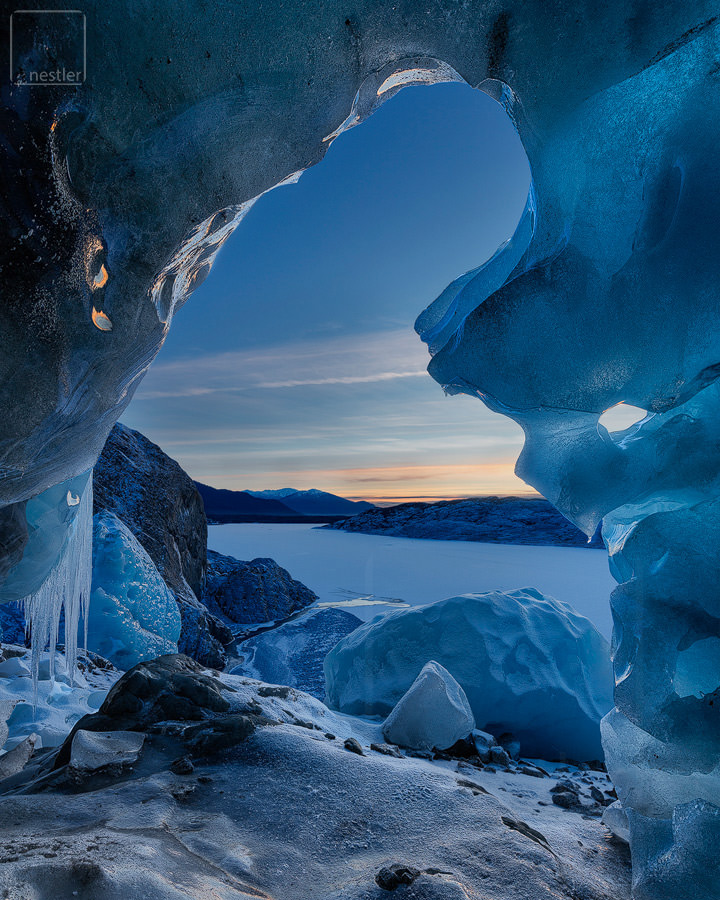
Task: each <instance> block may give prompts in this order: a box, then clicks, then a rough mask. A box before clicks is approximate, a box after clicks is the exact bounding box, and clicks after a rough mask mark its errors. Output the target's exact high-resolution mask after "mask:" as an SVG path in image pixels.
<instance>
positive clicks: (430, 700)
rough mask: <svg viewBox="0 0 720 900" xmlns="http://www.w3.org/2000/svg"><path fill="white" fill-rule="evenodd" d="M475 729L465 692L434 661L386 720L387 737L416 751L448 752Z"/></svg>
mask: <svg viewBox="0 0 720 900" xmlns="http://www.w3.org/2000/svg"><path fill="white" fill-rule="evenodd" d="M474 728H475V719H474V717H473V714H472V710H471V709H470V704H469V703H468V700H467V697H466V696H465V691H464V690H463V689H462V688H461V687H460V685H459V684H458V683H457V681H455V679H454V678H453V677H452V675H451V674H450V672H448V670H447V669H445V668H443V666H441V665H440V664H439V663H436V662H435V661H434V660H430V662H427V663H425V665H424V666H423V667H422V669H421V670H420V674H419V675H418V677H417V678H416V679H415V681H413V683H412V684H411V685H410V687H409V688H408V689H407V691H405V693H404V694H403V695H402V697H401V698H400V699H399V700H398V702H397V703H396V704H395V706H394V707H393V709H392V710H391V712H390V715H389V716H388V717H387V719H385V722H384V723H383V736H384V737H385V740H387V741H389V742H390V743H391V744H399V745H400V746H401V747H412V748H413V749H414V750H432V749H433V747H437V749H438V750H447V749H448V748H449V747H452V745H453V744H455V743H457V741H459V740H461V739H462V738H466V737H467V736H468V735H469V734H470V732H471V731H473V730H474Z"/></svg>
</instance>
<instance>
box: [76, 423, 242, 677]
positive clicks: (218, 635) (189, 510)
mask: <svg viewBox="0 0 720 900" xmlns="http://www.w3.org/2000/svg"><path fill="white" fill-rule="evenodd" d="M93 488H94V505H95V510H96V512H99V511H102V510H108V511H109V512H112V513H114V514H115V515H116V516H117V517H118V518H119V519H120V521H121V522H123V523H124V524H125V525H126V526H127V527H128V528H129V529H130V531H131V532H132V533H133V534H134V535H135V537H136V538H137V540H138V541H139V542H140V544H141V545H142V546H143V547H144V549H145V550H146V551H147V553H148V555H149V556H150V558H151V559H152V561H153V563H154V564H155V566H156V568H157V570H158V572H159V573H160V575H161V576H162V578H163V580H164V581H165V583H166V584H167V586H168V587H169V588H170V590H171V591H172V593H173V595H174V597H175V599H176V601H177V604H178V606H179V608H180V616H181V630H180V637H179V638H178V642H177V644H178V651H179V652H180V653H184V654H186V655H188V656H191V657H192V658H193V659H196V660H198V662H200V663H202V664H203V665H206V666H211V667H213V668H216V669H223V668H224V667H225V664H226V662H227V655H226V654H225V651H224V649H223V645H224V644H228V643H230V641H231V640H232V634H231V632H230V630H229V629H228V628H227V626H225V625H223V623H221V622H219V621H218V620H217V619H216V618H215V617H214V616H212V615H211V614H210V613H209V612H208V610H207V608H206V607H205V606H204V604H203V603H201V602H200V598H201V597H202V592H203V586H204V583H205V570H206V567H207V519H206V518H205V508H204V506H203V502H202V498H201V497H200V494H199V493H198V491H197V488H196V487H195V484H194V483H193V481H192V479H191V478H190V476H189V475H188V474H187V473H186V472H185V471H184V470H183V469H182V468H181V466H180V465H179V464H178V463H176V462H175V460H174V459H171V458H170V457H169V456H168V455H167V454H166V453H164V452H163V451H162V450H161V449H160V447H158V446H157V444H153V443H152V441H149V440H148V439H147V438H146V437H145V436H144V435H142V434H140V432H139V431H133V430H132V429H131V428H127V427H126V426H124V425H121V424H117V425H115V427H114V428H113V430H112V431H111V433H110V437H109V438H108V440H107V442H106V444H105V447H104V449H103V452H102V455H101V457H100V459H99V460H98V463H97V465H96V466H95V469H94V473H93Z"/></svg>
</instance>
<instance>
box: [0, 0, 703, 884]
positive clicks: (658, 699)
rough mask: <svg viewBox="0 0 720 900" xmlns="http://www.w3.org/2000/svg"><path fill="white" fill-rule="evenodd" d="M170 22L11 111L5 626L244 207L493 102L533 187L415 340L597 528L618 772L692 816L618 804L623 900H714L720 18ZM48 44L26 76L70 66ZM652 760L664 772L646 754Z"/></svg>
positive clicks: (477, 2)
mask: <svg viewBox="0 0 720 900" xmlns="http://www.w3.org/2000/svg"><path fill="white" fill-rule="evenodd" d="M155 6H157V5H156V4H152V3H150V4H149V6H147V5H146V6H144V7H142V8H140V7H138V6H137V5H136V4H130V3H127V2H118V3H113V4H107V3H101V2H100V0H89V2H88V3H87V4H85V6H84V8H83V9H84V12H85V14H86V15H85V19H86V21H87V29H88V33H87V46H88V47H92V48H93V52H94V54H95V58H96V59H102V62H103V64H102V66H97V67H94V69H93V72H92V78H88V80H87V82H86V83H83V84H79V85H77V86H76V87H72V88H68V87H67V86H65V87H63V88H62V89H58V88H49V89H47V90H37V89H33V88H30V87H28V86H26V85H22V84H20V85H17V84H15V85H11V84H8V85H7V86H6V87H7V90H6V91H5V92H4V94H3V106H4V108H3V111H2V120H1V121H2V132H3V140H2V142H0V154H1V155H2V173H3V178H2V185H0V207H2V211H3V215H2V217H0V222H1V223H2V224H1V226H0V227H1V228H2V240H0V268H1V269H2V275H3V303H2V306H1V307H0V335H1V336H2V354H0V429H1V431H0V474H1V476H2V477H1V478H0V504H2V508H3V510H5V511H4V512H3V513H2V515H1V516H0V548H2V554H3V559H2V561H0V590H1V591H2V595H1V596H0V599H1V600H2V601H3V602H6V601H7V600H11V599H22V598H25V597H28V596H30V597H31V598H32V599H31V601H30V602H29V606H30V607H31V608H32V609H33V611H34V612H33V619H34V624H35V628H36V637H35V640H37V641H40V640H45V639H46V638H48V637H49V638H50V640H51V642H52V636H53V632H54V628H55V622H56V621H59V612H58V608H59V605H60V603H61V602H63V601H61V600H60V597H59V591H58V587H59V585H60V583H61V582H62V583H63V584H66V583H68V579H69V580H70V582H72V581H73V580H74V582H75V584H74V587H73V591H72V598H75V597H82V596H83V594H82V590H78V589H77V588H78V586H79V582H80V581H81V580H82V579H86V578H87V575H88V571H89V565H88V566H87V567H86V571H85V572H84V573H80V572H79V571H78V570H77V569H76V567H75V566H74V565H73V566H71V565H69V564H68V556H67V554H66V552H65V549H63V548H65V546H66V542H65V537H66V536H67V537H70V535H69V532H71V531H82V530H83V529H78V528H75V527H74V526H73V525H72V523H70V522H69V520H62V519H57V520H56V521H55V522H54V524H51V519H52V516H51V517H50V519H45V520H44V521H43V523H41V524H39V525H38V528H37V530H35V531H33V529H32V528H30V527H26V526H31V525H32V526H33V527H34V523H35V521H36V518H37V516H38V513H39V510H38V509H37V508H35V509H31V508H30V507H31V505H33V504H35V503H36V501H38V500H39V499H40V498H43V497H44V496H46V493H47V492H54V491H55V488H56V486H58V485H61V484H63V483H68V482H71V481H72V480H73V479H78V478H81V477H82V475H83V473H86V472H87V471H88V470H89V469H90V468H91V467H92V466H93V465H94V463H95V461H96V459H97V457H98V455H99V453H100V450H101V448H102V446H103V443H104V441H105V439H106V437H107V435H108V434H109V432H110V430H111V428H112V426H113V423H114V422H115V421H116V420H117V418H118V417H119V416H120V414H121V413H122V411H123V410H124V409H125V407H126V406H127V404H128V403H129V402H130V400H131V399H132V396H133V393H134V391H135V389H136V388H137V385H138V383H139V381H140V379H141V378H142V377H143V374H144V373H145V371H146V370H147V368H148V366H149V364H150V363H151V361H152V359H153V358H154V356H155V355H156V353H157V352H158V350H159V348H160V346H161V345H162V343H163V341H164V340H165V337H166V335H167V333H168V328H169V326H170V324H171V321H172V317H173V314H174V313H175V312H176V311H177V309H179V308H180V306H181V305H182V304H183V303H184V302H185V300H186V299H187V297H188V296H189V295H190V294H191V293H192V290H193V289H194V288H195V287H196V286H197V285H198V284H200V283H201V282H202V281H203V279H204V278H205V277H206V276H207V274H208V272H209V270H210V268H211V266H212V263H213V260H214V258H215V255H216V253H217V251H218V250H219V249H220V247H221V246H222V244H223V243H224V241H225V240H226V239H227V237H228V235H229V234H230V233H231V232H232V230H233V229H234V228H235V227H236V226H237V225H238V223H239V222H240V221H241V220H242V219H243V217H244V216H245V214H246V213H247V211H248V210H249V209H250V208H251V206H252V204H253V202H254V201H255V200H256V199H257V198H258V197H260V196H262V195H263V194H264V193H265V192H267V191H268V190H270V189H272V188H273V187H276V186H277V185H280V184H287V183H290V182H292V181H293V180H295V179H296V178H297V177H298V175H299V174H300V173H301V172H302V171H303V170H305V169H306V168H308V167H309V166H310V165H313V164H314V163H316V162H318V161H319V160H320V159H321V158H322V157H323V155H324V153H325V152H326V150H327V148H328V147H329V146H330V145H331V143H332V140H333V139H334V138H335V137H337V135H338V134H340V133H342V132H343V131H344V130H346V129H348V128H351V127H353V126H355V125H357V124H359V123H360V122H362V120H363V119H365V118H367V116H369V115H370V114H371V113H372V112H373V110H374V109H376V108H377V107H378V106H379V105H380V104H381V103H382V102H384V101H385V100H387V99H388V98H390V97H391V96H393V94H394V93H395V92H396V91H398V90H400V89H401V88H402V87H403V86H405V85H408V84H432V83H435V82H438V81H462V80H464V81H465V82H467V83H468V84H471V85H476V86H479V88H480V89H481V90H483V91H485V92H487V93H488V94H490V95H491V96H492V97H494V98H495V99H496V100H497V101H498V102H499V103H501V104H502V105H503V106H504V108H505V109H506V110H507V112H508V114H509V115H510V116H511V117H512V119H513V122H514V123H515V124H516V126H517V128H518V131H519V133H520V136H521V138H522V141H523V144H524V146H525V148H526V150H527V154H528V159H529V162H530V167H531V171H532V176H533V186H532V190H531V192H530V195H529V197H528V202H527V206H526V210H525V213H524V215H523V217H522V220H521V222H520V225H519V227H518V230H517V233H516V235H515V236H514V237H513V239H512V240H510V241H509V242H508V243H507V244H506V245H504V246H503V247H501V248H500V249H499V250H498V252H497V253H496V254H495V255H494V256H493V258H492V259H491V260H490V261H489V262H488V263H487V264H485V265H482V266H480V267H478V268H477V269H475V270H473V271H470V272H468V273H466V274H465V275H462V276H461V277H460V278H458V279H457V280H456V281H455V282H453V284H451V285H450V286H449V287H448V288H447V289H446V290H445V291H444V292H443V293H442V294H441V296H440V297H439V298H438V300H437V302H436V303H434V304H433V305H432V306H431V307H430V308H429V309H428V310H427V311H426V312H425V313H423V314H422V315H421V317H420V319H419V320H418V330H419V331H420V332H421V335H422V337H423V339H424V340H425V341H426V342H427V344H428V347H429V349H430V351H431V353H432V354H433V359H432V362H431V364H430V371H431V374H432V375H433V377H434V378H436V379H437V381H438V382H439V383H440V384H441V385H443V387H444V388H445V389H446V390H447V391H448V392H449V393H455V392H465V393H468V394H470V395H472V396H475V397H479V398H480V399H482V400H483V401H484V402H485V403H486V404H488V405H489V406H490V407H491V408H492V409H494V410H496V411H498V412H501V413H503V414H505V415H508V416H511V417H512V418H513V419H515V420H516V421H517V422H518V423H519V424H520V425H521V426H522V428H523V429H524V431H525V436H526V440H525V446H524V449H523V452H522V455H521V457H520V460H519V462H518V473H519V474H520V476H521V477H522V478H523V479H524V480H525V481H527V482H528V483H530V484H532V485H533V486H534V487H536V488H537V489H538V490H539V491H540V492H541V493H542V494H543V495H544V496H545V497H547V499H548V500H550V501H551V502H552V503H553V504H555V505H556V506H557V508H558V509H559V510H560V511H561V512H562V513H563V514H564V515H566V516H567V517H568V518H569V519H570V520H571V521H573V522H574V523H575V524H577V525H579V526H580V527H581V528H582V529H583V530H584V531H585V532H586V533H588V534H593V533H594V531H595V529H596V526H597V524H598V522H599V521H600V519H603V521H604V523H605V539H606V542H607V544H608V547H609V549H610V552H611V556H612V561H613V570H614V572H615V574H616V575H617V577H618V580H619V581H620V582H621V585H620V587H619V588H618V590H617V591H616V592H615V596H614V598H613V607H614V616H615V623H616V634H615V677H616V683H617V692H616V704H617V709H618V716H619V717H622V718H624V719H625V720H627V723H629V725H631V726H632V727H634V728H637V729H639V730H640V731H641V732H643V734H644V737H643V736H642V735H640V736H638V739H637V740H636V741H633V742H632V744H631V745H629V746H628V747H627V750H626V749H625V748H624V747H623V746H622V744H620V743H618V745H617V746H616V748H615V749H614V750H613V752H612V753H609V754H608V758H609V761H610V765H611V767H612V768H613V771H618V772H619V773H621V772H627V773H628V777H629V778H634V777H636V776H637V775H638V773H639V772H641V771H642V773H643V778H645V779H652V778H654V777H657V778H658V779H660V780H662V781H663V782H665V781H668V780H673V779H676V782H677V783H676V786H675V787H674V788H673V789H672V790H670V791H669V794H668V796H673V797H681V798H682V802H680V803H679V804H678V805H676V806H673V807H672V808H670V807H669V806H666V807H664V808H662V809H660V810H656V811H655V812H649V811H648V810H646V809H644V808H643V806H642V804H641V803H639V804H638V806H637V807H636V806H635V805H634V804H635V801H634V793H633V786H632V785H631V784H630V782H628V786H627V788H626V789H625V790H624V797H623V804H624V806H625V808H626V809H628V814H629V816H630V822H631V825H630V829H631V842H632V844H633V849H634V850H636V852H635V854H634V855H635V860H636V862H635V876H634V881H635V887H634V890H635V895H636V897H637V898H638V900H646V898H649V897H652V898H653V900H658V898H660V897H664V896H672V897H673V900H679V898H684V897H692V898H695V897H696V896H698V895H699V894H702V891H701V890H698V889H696V884H697V885H700V886H702V887H703V889H704V890H705V893H704V896H705V897H706V898H708V900H717V898H718V897H720V863H718V860H717V859H715V860H711V861H710V862H707V861H706V859H705V857H704V856H703V854H702V853H700V852H699V849H698V848H707V847H708V846H710V845H711V843H712V841H713V840H715V836H716V835H715V827H716V826H715V824H714V821H715V820H714V819H713V815H715V814H716V813H717V812H718V808H717V806H716V804H715V802H714V800H713V799H712V798H713V797H714V796H715V794H714V788H713V789H710V787H709V784H710V781H711V780H712V779H711V778H708V780H707V781H706V782H703V780H702V778H700V777H698V778H694V779H693V778H689V777H688V775H689V774H696V775H698V776H702V775H709V773H710V772H711V770H712V769H713V766H714V761H715V760H716V759H717V757H718V746H719V745H720V703H718V702H716V700H717V696H718V691H719V690H720V669H718V668H717V667H716V661H717V653H716V652H715V650H714V649H713V647H714V641H716V640H718V621H720V609H718V603H717V599H716V598H717V584H718V577H717V576H718V572H717V568H718V560H717V552H716V548H717V546H718V536H719V535H720V516H718V514H717V503H718V496H719V495H720V454H719V453H718V450H717V448H718V445H719V444H720V434H719V433H718V429H719V426H718V423H719V422H720V415H718V412H719V411H720V397H719V396H718V389H717V386H716V383H717V379H718V375H719V374H720V319H719V318H718V316H717V302H716V299H717V281H718V254H717V210H718V208H720V169H719V168H718V166H717V161H716V156H717V147H718V130H719V128H720V125H719V124H718V123H719V120H718V116H717V114H716V113H717V101H716V94H717V91H716V84H717V73H718V61H719V60H718V57H719V55H720V54H719V52H718V36H719V32H720V18H718V6H717V0H693V2H686V3H648V2H646V0H627V2H622V3H621V2H618V0H610V2H607V3H602V4H598V3H592V2H587V0H583V2H576V0H573V2H570V0H559V2H556V3H552V4H548V3H546V2H544V0H527V2H522V3H520V2H509V0H508V2H506V3H504V4H502V5H500V6H498V5H497V4H492V3H487V2H485V0H468V2H465V3H457V2H455V0H437V2H434V3H432V4H429V5H428V4H417V3H409V2H405V3H402V2H400V3H389V2H388V3H379V2H371V0H359V2H358V3H356V4H354V5H353V9H352V13H349V12H348V15H347V18H346V17H345V14H344V13H341V14H338V9H337V6H336V5H335V4H321V5H318V4H312V3H304V2H293V3H287V4H280V5H276V6H275V7H273V8H272V9H269V8H268V7H267V5H266V4H240V5H238V4H234V3H226V2H217V3H213V4H210V5H207V6H206V7H204V8H203V14H202V17H201V21H200V20H199V19H198V15H197V10H196V8H195V6H194V5H193V4H192V3H186V2H184V0H181V2H180V3H179V4H178V5H177V6H176V8H175V14H174V15H172V16H164V15H159V14H154V12H153V10H154V9H155ZM11 11H12V8H11V7H8V13H10V12H11ZM39 18H43V19H44V24H39V25H38V29H39V31H40V33H38V34H37V35H35V36H34V38H35V40H34V41H33V42H32V46H31V47H27V48H26V49H25V50H22V49H20V50H18V51H17V52H18V59H17V60H16V65H18V66H19V67H20V69H21V70H22V71H29V70H31V69H32V65H31V63H32V61H33V60H32V54H37V53H38V52H40V50H41V48H43V47H49V48H50V49H51V50H52V48H53V46H54V45H56V44H58V42H59V41H60V40H61V38H62V34H60V33H59V32H61V31H62V27H61V25H59V24H58V19H59V17H56V16H44V17H39ZM148 21H152V27H147V23H148ZM118 34H127V35H128V38H127V40H118ZM74 62H75V60H70V61H69V63H70V64H72V63H74ZM70 67H71V68H72V67H73V66H72V65H71V66H70ZM268 314H269V315H272V310H269V311H268ZM110 326H111V327H112V330H109V328H110ZM619 402H624V403H625V404H628V405H631V406H634V407H637V408H638V409H640V410H646V411H647V412H648V416H647V417H646V418H645V419H644V420H642V421H640V422H639V423H636V424H634V425H632V426H630V427H629V428H627V429H625V430H623V431H619V432H612V433H611V432H609V431H608V430H607V429H606V428H605V427H604V425H603V424H602V423H601V422H600V418H601V416H602V415H603V413H605V411H606V410H608V409H610V408H612V407H613V406H615V405H616V404H617V403H619ZM72 490H73V496H79V495H80V493H81V492H78V491H77V490H76V489H72ZM64 493H66V494H67V490H66V491H65V492H64ZM8 507H11V509H9V510H8V509H7V508H8ZM48 511H49V510H48ZM26 512H27V516H26ZM75 537H76V536H73V537H72V539H71V540H70V542H69V544H68V548H67V549H68V553H70V554H71V558H75V556H72V554H76V550H75V549H72V550H71V549H70V545H71V546H72V547H73V548H77V547H80V546H81V545H82V541H76V540H75ZM21 555H22V559H21V560H20V561H18V560H19V558H20V556H21ZM26 560H27V563H26ZM24 563H26V565H25V567H24V570H23V572H22V573H21V576H22V577H18V570H20V568H21V567H23V564H24ZM62 567H65V568H62ZM62 573H64V574H66V575H67V576H68V577H67V578H61V577H60V576H61V574H62ZM43 584H44V585H45V587H41V585H43ZM52 598H54V599H52ZM69 602H70V606H71V607H72V609H73V614H74V610H75V608H76V601H75V599H70V601H69ZM708 641H709V642H710V643H706V642H708ZM696 644H698V645H701V646H698V647H697V648H695V649H693V647H694V645H696ZM703 660H708V663H707V665H706V664H704V663H703V662H702V661H703ZM415 674H417V673H415ZM613 729H614V730H615V731H616V732H618V733H623V734H624V733H625V732H624V730H623V728H622V727H621V726H620V724H619V720H618V721H617V722H616V723H615V724H614V725H613ZM653 741H656V742H658V743H659V744H661V745H662V749H663V752H662V754H661V758H662V759H663V760H664V763H663V769H662V772H661V771H660V769H659V768H658V767H657V766H655V765H654V764H653V757H652V756H651V755H650V752H648V753H647V754H645V752H644V751H642V750H639V749H638V748H642V747H643V746H655V745H653ZM683 749H685V750H686V752H685V753H683V752H682V750H683ZM626 757H627V758H626ZM630 757H632V760H631V761H629V758H630ZM701 784H703V785H704V786H702V787H698V785H701ZM685 789H687V790H689V791H691V792H692V791H696V792H697V793H696V795H694V796H691V797H686V796H684V793H683V792H684V790H685ZM640 793H642V792H640ZM639 795H640V794H639ZM713 810H714V811H715V812H713ZM633 811H634V812H633ZM658 859H662V860H664V863H663V865H664V866H665V868H664V869H662V868H661V867H658V866H655V867H654V868H653V865H654V864H653V863H652V862H651V860H658ZM671 871H672V872H676V873H677V872H683V873H684V876H683V877H682V878H681V879H680V880H679V881H678V879H677V878H676V877H675V875H671ZM663 872H665V873H666V875H664V874H663ZM711 876H714V880H713V877H711ZM706 884H709V887H707V889H705V886H706Z"/></svg>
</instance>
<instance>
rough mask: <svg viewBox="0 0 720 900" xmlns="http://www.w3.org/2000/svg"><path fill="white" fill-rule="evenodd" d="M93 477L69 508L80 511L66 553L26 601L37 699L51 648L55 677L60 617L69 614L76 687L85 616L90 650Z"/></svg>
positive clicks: (68, 650)
mask: <svg viewBox="0 0 720 900" xmlns="http://www.w3.org/2000/svg"><path fill="white" fill-rule="evenodd" d="M92 497H93V494H92V475H90V477H89V478H88V483H87V486H86V487H85V489H84V491H83V492H82V496H81V497H80V502H79V503H77V502H76V500H75V498H74V497H73V498H72V500H74V501H75V502H73V503H71V502H70V499H71V498H70V495H68V505H69V506H74V507H75V509H76V510H77V511H76V513H75V516H74V518H73V521H72V522H71V524H70V526H69V529H68V536H67V539H66V542H65V546H64V547H63V550H62V552H61V553H60V555H59V557H58V561H57V562H56V564H55V566H54V567H53V569H52V570H51V571H50V574H49V575H48V577H47V578H46V579H45V581H44V582H43V583H42V585H41V586H40V587H39V588H38V590H37V591H35V592H34V593H33V594H30V595H29V596H28V597H26V598H25V600H24V607H25V620H26V622H27V628H28V631H29V632H30V636H31V646H32V677H33V684H34V690H35V695H36V696H37V683H38V679H39V675H40V654H41V653H42V651H43V650H44V649H45V647H46V646H48V645H49V653H50V678H51V679H54V677H55V648H56V646H57V641H58V631H59V628H60V613H61V611H62V610H63V608H64V610H65V668H66V672H67V674H68V676H69V678H70V683H71V684H72V683H73V681H74V677H75V664H76V662H77V645H78V625H79V621H80V616H81V614H82V616H83V619H84V625H85V649H87V619H88V605H89V602H90V583H91V577H92V522H93V518H92V516H93V500H92Z"/></svg>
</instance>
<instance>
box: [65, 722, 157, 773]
mask: <svg viewBox="0 0 720 900" xmlns="http://www.w3.org/2000/svg"><path fill="white" fill-rule="evenodd" d="M144 742H145V735H144V734H138V733H137V732H135V731H108V732H97V731H85V730H84V729H82V728H80V729H78V730H77V731H76V732H75V734H74V736H73V739H72V746H71V749H70V767H71V768H72V769H75V770H76V771H78V772H94V771H95V770H96V769H102V768H104V767H105V766H128V765H132V763H134V762H136V761H137V759H138V758H139V756H140V751H141V750H142V746H143V743H144Z"/></svg>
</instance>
